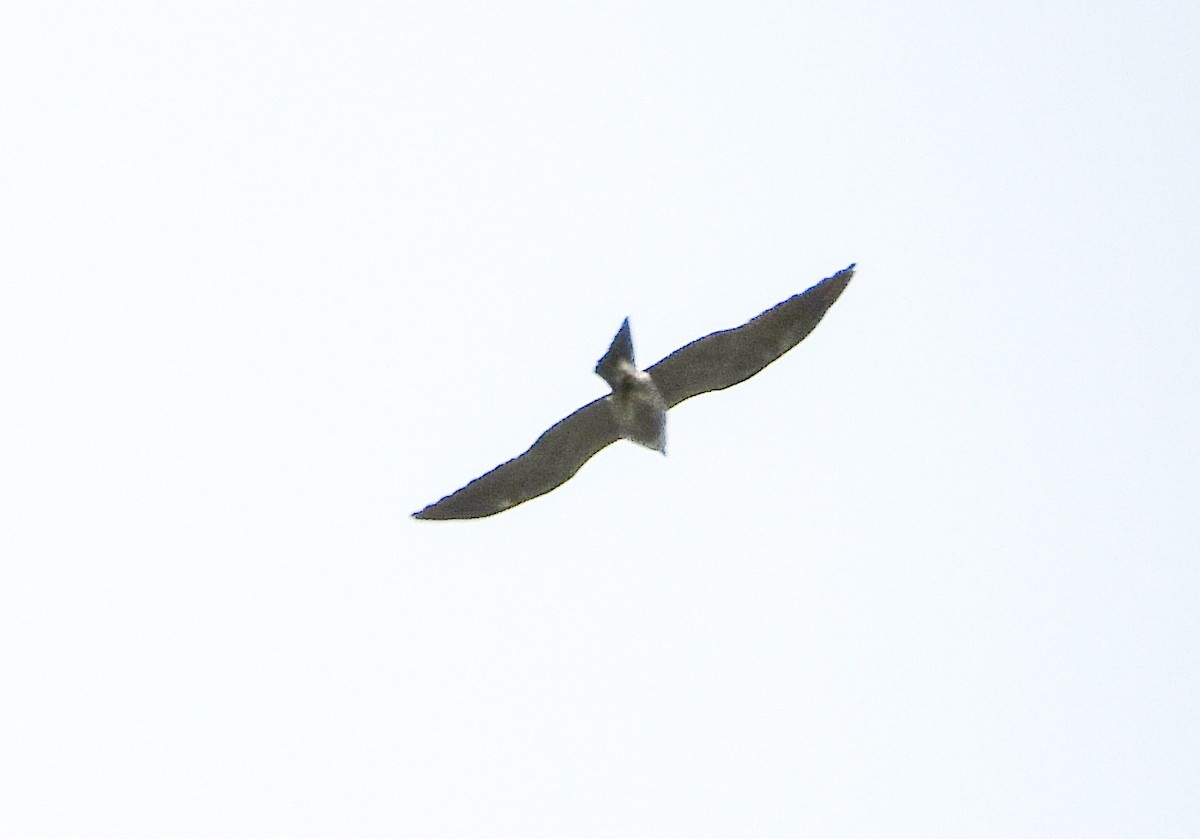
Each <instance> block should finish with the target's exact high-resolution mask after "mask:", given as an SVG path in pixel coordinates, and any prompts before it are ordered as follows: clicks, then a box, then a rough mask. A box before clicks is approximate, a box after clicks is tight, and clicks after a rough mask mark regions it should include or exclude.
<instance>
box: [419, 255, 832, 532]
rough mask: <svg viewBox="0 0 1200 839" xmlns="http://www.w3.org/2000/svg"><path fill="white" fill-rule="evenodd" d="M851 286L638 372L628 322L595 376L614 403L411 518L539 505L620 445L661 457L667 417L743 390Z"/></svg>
mask: <svg viewBox="0 0 1200 839" xmlns="http://www.w3.org/2000/svg"><path fill="white" fill-rule="evenodd" d="M853 276H854V265H850V267H848V268H846V269H844V270H842V271H839V272H838V273H836V274H834V275H833V276H832V277H829V278H827V279H824V280H822V281H821V282H819V283H817V284H816V285H814V286H813V287H812V288H810V289H808V290H807V291H804V292H801V293H800V294H796V295H793V296H792V297H789V298H788V299H787V300H784V301H783V302H782V303H780V304H778V305H777V306H773V307H771V308H770V309H767V310H766V311H765V312H763V313H762V314H760V315H758V316H757V317H754V318H751V319H750V320H749V321H747V322H746V323H744V324H742V325H741V326H738V327H735V328H733V329H725V330H722V331H720V332H714V333H712V334H711V335H706V336H704V337H703V338H698V339H696V340H695V341H692V342H691V343H690V344H687V345H685V346H683V347H680V348H679V349H677V350H675V352H673V353H671V354H670V355H668V356H667V357H666V358H664V359H663V360H662V361H659V362H658V363H657V364H653V365H651V366H650V367H647V368H646V369H645V370H638V368H637V365H636V364H635V362H634V355H633V338H632V335H631V333H630V331H629V318H626V319H625V322H624V323H622V324H621V328H620V330H619V331H618V332H617V335H616V337H615V338H614V339H613V342H612V345H611V346H610V347H609V348H608V352H606V353H605V354H604V356H603V358H601V359H600V361H599V362H598V363H597V364H596V374H597V375H599V376H600V377H601V378H603V379H604V380H605V381H606V382H608V384H609V387H611V388H612V393H610V394H608V395H607V396H602V397H601V398H599V399H596V400H594V401H592V402H589V403H588V404H587V405H584V406H583V407H582V408H580V409H579V410H577V411H576V412H575V413H573V414H571V415H570V416H568V417H566V418H565V419H562V420H559V421H558V422H557V423H555V424H554V425H552V426H551V427H550V428H549V429H548V430H547V431H546V432H545V433H543V434H542V436H540V437H538V438H537V440H536V441H534V444H533V445H532V446H530V447H529V449H528V450H527V451H526V452H525V453H524V454H521V455H519V456H517V457H515V458H513V459H512V460H510V461H507V462H506V463H502V464H500V465H499V466H497V467H496V468H495V469H493V470H492V471H490V472H488V473H486V474H484V475H482V476H480V477H478V478H476V479H475V480H473V481H471V482H470V483H469V484H467V485H466V486H464V487H463V488H462V489H460V490H458V491H456V492H452V493H451V494H450V495H447V496H446V497H445V498H443V499H442V500H441V501H438V502H436V503H434V504H430V505H429V506H428V507H426V508H425V509H423V510H421V511H419V512H416V513H413V517H414V518H418V519H477V518H483V517H485V516H492V515H495V514H496V513H501V512H504V511H505V510H507V509H509V508H511V507H515V506H517V505H518V504H522V503H524V502H526V501H528V500H529V499H531V498H536V497H538V496H539V495H544V494H545V493H547V492H549V491H550V490H552V489H554V488H556V487H558V486H560V485H561V484H563V483H564V482H566V481H567V480H568V479H569V478H570V477H571V476H572V475H574V474H575V473H576V472H578V471H579V468H580V467H581V466H583V464H584V463H586V462H587V461H588V459H589V458H590V457H591V456H592V455H594V454H596V452H598V451H600V450H601V449H603V448H604V447H605V446H607V445H609V444H610V443H614V442H616V441H617V440H620V439H622V438H624V439H628V440H632V441H633V442H635V443H638V444H640V445H643V446H646V447H647V448H650V449H654V450H656V451H659V452H662V453H663V454H665V453H666V425H667V411H668V410H669V409H670V408H673V407H675V406H676V405H678V404H679V403H680V402H682V401H684V400H685V399H690V398H692V397H693V396H698V395H699V394H701V393H708V392H709V391H713V390H722V389H724V388H727V387H731V386H733V385H736V384H737V383H738V382H744V381H745V380H746V379H748V378H750V377H751V376H753V375H754V374H755V373H758V372H759V371H760V370H762V369H763V368H764V367H766V366H767V365H768V364H770V363H771V362H772V361H775V359H777V358H779V357H780V356H782V355H783V354H784V353H786V352H787V351H788V350H790V349H791V348H792V347H794V346H796V345H797V344H798V343H800V342H801V341H803V340H804V338H805V337H807V336H808V334H809V333H810V332H812V330H813V329H814V328H815V327H816V325H817V324H818V323H820V321H821V318H822V317H824V316H825V312H826V311H828V309H829V307H830V306H832V305H833V303H834V301H836V300H837V299H838V297H839V296H840V295H841V293H842V291H843V290H844V289H845V288H846V285H847V283H849V282H850V279H851V278H852V277H853Z"/></svg>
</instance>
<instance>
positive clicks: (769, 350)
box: [646, 265, 854, 408]
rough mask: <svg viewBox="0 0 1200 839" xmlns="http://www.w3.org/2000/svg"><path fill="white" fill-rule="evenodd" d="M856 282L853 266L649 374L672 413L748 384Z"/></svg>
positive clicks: (701, 342) (708, 337)
mask: <svg viewBox="0 0 1200 839" xmlns="http://www.w3.org/2000/svg"><path fill="white" fill-rule="evenodd" d="M853 276H854V266H853V265H851V266H850V267H849V268H846V269H844V270H842V271H839V272H837V273H836V274H834V275H833V276H832V277H829V278H828V279H824V280H822V281H821V282H819V283H817V284H816V285H815V286H813V287H812V288H810V289H809V290H808V291H804V292H801V293H800V294H796V295H793V296H792V297H789V298H788V299H787V300H784V301H783V302H782V303H780V304H779V305H778V306H774V307H772V308H770V309H767V310H766V311H765V312H763V313H762V314H761V315H759V316H758V317H755V318H752V319H751V320H749V321H747V322H746V323H744V324H742V325H741V326H738V327H735V328H734V329H726V330H723V331H721V332H714V333H712V334H711V335H706V336H705V337H703V338H698V339H696V340H695V341H692V342H691V343H690V344H687V345H686V346H683V347H680V348H679V349H677V350H675V352H673V353H671V354H670V355H668V356H667V357H666V358H664V359H663V360H662V361H660V362H658V363H657V364H655V365H653V366H652V367H648V368H646V372H647V373H649V374H650V377H651V378H652V379H653V380H654V384H655V385H657V386H658V390H659V393H661V394H662V396H663V399H665V400H666V402H667V407H668V408H673V407H675V406H676V405H678V404H679V403H680V402H682V401H683V400H685V399H690V398H691V397H693V396H697V395H699V394H701V393H708V392H709V391H710V390H721V389H722V388H727V387H730V386H732V385H736V384H737V383H738V382H744V381H745V380H746V379H748V378H750V377H751V376H753V375H754V374H755V373H757V372H758V371H759V370H762V369H763V368H764V367H766V366H767V365H768V364H770V363H771V362H772V361H774V360H775V359H777V358H779V357H780V356H781V355H783V354H784V353H785V352H787V351H788V350H790V349H791V348H792V347H794V346H796V345H797V344H799V343H800V342H801V341H803V340H804V338H805V337H806V336H807V335H808V333H810V332H812V331H813V328H814V327H815V326H816V325H817V324H818V323H820V321H821V318H822V317H824V315H825V312H826V311H827V310H828V309H829V307H830V306H832V305H833V303H834V301H835V300H837V299H838V296H839V295H840V294H841V293H842V291H843V289H845V288H846V284H847V283H849V282H850V279H851V277H853Z"/></svg>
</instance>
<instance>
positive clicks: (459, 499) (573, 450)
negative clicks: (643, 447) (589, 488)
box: [412, 397, 619, 519]
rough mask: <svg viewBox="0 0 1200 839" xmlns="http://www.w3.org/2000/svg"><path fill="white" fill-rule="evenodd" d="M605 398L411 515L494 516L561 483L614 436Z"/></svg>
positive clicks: (614, 439)
mask: <svg viewBox="0 0 1200 839" xmlns="http://www.w3.org/2000/svg"><path fill="white" fill-rule="evenodd" d="M605 399H607V397H601V398H600V399H597V400H595V401H594V402H589V403H588V404H587V405H584V406H583V407H582V408H580V409H579V410H578V411H576V412H575V413H573V414H571V415H570V416H568V417H566V418H565V419H562V420H559V421H558V422H557V423H555V424H554V425H553V426H551V427H550V428H549V429H548V430H547V431H546V432H545V433H543V434H542V436H540V437H538V438H537V440H536V441H534V444H533V445H532V446H530V447H529V449H528V450H527V451H525V453H524V454H521V455H519V456H517V457H514V458H513V459H512V460H509V461H507V462H505V463H501V464H500V465H499V466H497V467H496V468H495V469H493V470H492V471H490V472H488V473H487V474H485V475H481V476H480V477H478V478H476V479H475V480H473V481H471V482H470V483H469V484H467V485H466V486H465V487H463V488H462V489H460V490H458V491H457V492H452V493H451V494H450V495H447V496H446V497H445V498H443V499H442V500H441V501H438V502H437V503H434V504H430V505H429V506H428V507H426V508H425V509H423V510H421V511H419V512H416V513H413V514H412V515H413V518H417V519H480V518H484V517H485V516H494V515H495V514H496V513H502V512H504V511H505V510H507V509H509V508H510V507H515V506H517V505H518V504H523V503H524V502H526V501H528V500H529V499H531V498H537V497H538V496H539V495H545V494H546V493H547V492H549V491H550V490H552V489H554V488H555V487H557V486H560V485H561V484H563V483H565V482H566V481H567V480H568V479H569V478H570V477H571V476H572V475H574V474H575V473H576V472H578V471H579V469H580V467H581V466H583V464H584V463H586V462H587V461H588V459H589V458H591V457H592V455H594V454H596V452H598V451H600V450H601V449H603V448H604V447H605V446H607V445H609V444H610V443H614V442H616V440H617V439H618V438H619V435H618V433H617V424H616V420H615V419H614V418H613V414H612V410H611V409H610V408H609V406H608V405H605V404H603V403H604V400H605Z"/></svg>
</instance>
